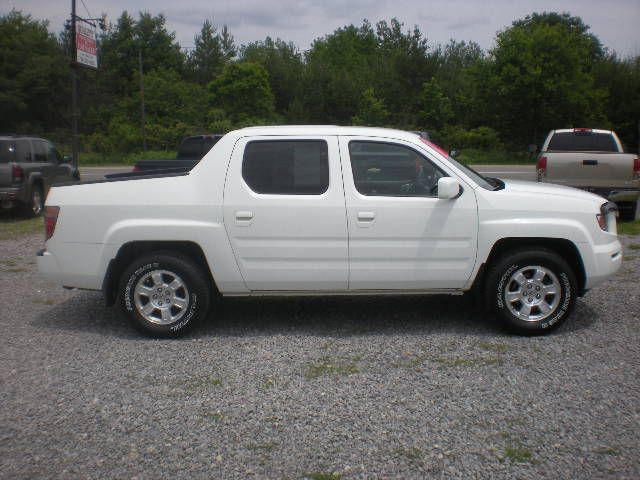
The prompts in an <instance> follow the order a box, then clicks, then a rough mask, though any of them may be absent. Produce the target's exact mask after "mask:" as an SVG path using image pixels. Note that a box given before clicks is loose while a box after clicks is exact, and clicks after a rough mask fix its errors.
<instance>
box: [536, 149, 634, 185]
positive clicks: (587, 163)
mask: <svg viewBox="0 0 640 480" xmlns="http://www.w3.org/2000/svg"><path fill="white" fill-rule="evenodd" d="M545 156H546V157H547V181H549V182H553V183H560V184H563V185H569V186H573V187H607V188H609V187H616V188H637V187H638V185H637V183H638V182H637V181H636V182H634V181H633V159H634V155H631V154H626V153H610V152H556V153H554V152H547V153H546V154H545Z"/></svg>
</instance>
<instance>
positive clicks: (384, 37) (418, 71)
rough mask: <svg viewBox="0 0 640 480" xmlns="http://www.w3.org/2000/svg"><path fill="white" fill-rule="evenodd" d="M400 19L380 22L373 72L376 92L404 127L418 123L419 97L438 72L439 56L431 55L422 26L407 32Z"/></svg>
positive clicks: (378, 24) (377, 25) (398, 122)
mask: <svg viewBox="0 0 640 480" xmlns="http://www.w3.org/2000/svg"><path fill="white" fill-rule="evenodd" d="M403 27H404V24H403V23H402V22H400V21H399V20H398V19H396V18H392V19H391V21H390V23H387V22H386V21H380V22H378V23H377V24H376V39H377V46H378V48H377V52H376V62H375V71H374V74H373V77H372V78H373V79H374V82H373V84H374V86H375V89H376V91H377V92H378V93H379V94H380V95H381V97H382V98H383V99H384V101H385V103H386V104H387V105H389V109H390V110H391V111H392V112H393V115H392V120H393V121H394V123H395V124H397V125H400V126H411V125H413V124H414V123H415V121H416V119H415V117H416V113H417V110H418V101H417V99H418V96H419V94H420V91H421V89H422V84H423V83H424V81H425V79H427V78H432V77H433V76H435V75H437V68H438V60H439V59H438V55H437V53H436V52H434V54H431V53H430V52H429V46H428V43H427V39H426V38H425V37H424V36H423V35H422V32H421V31H420V29H419V28H418V27H414V28H413V30H408V31H406V32H405V31H403Z"/></svg>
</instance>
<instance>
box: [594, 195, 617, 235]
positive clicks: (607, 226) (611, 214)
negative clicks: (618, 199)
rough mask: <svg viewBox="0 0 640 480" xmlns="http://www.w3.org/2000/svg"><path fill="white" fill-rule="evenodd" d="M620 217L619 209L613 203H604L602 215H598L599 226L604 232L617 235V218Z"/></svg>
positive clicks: (601, 209)
mask: <svg viewBox="0 0 640 480" xmlns="http://www.w3.org/2000/svg"><path fill="white" fill-rule="evenodd" d="M617 216H618V207H617V206H616V204H615V203H613V202H607V203H603V204H602V206H601V207H600V213H599V214H597V215H596V220H597V221H598V225H599V226H600V228H601V229H602V230H604V231H605V232H609V233H617V231H616V217H617Z"/></svg>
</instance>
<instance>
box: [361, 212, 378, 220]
mask: <svg viewBox="0 0 640 480" xmlns="http://www.w3.org/2000/svg"><path fill="white" fill-rule="evenodd" d="M375 218H376V214H375V212H358V221H359V222H373V221H374V220H375Z"/></svg>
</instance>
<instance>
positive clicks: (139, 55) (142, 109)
mask: <svg viewBox="0 0 640 480" xmlns="http://www.w3.org/2000/svg"><path fill="white" fill-rule="evenodd" d="M74 1H75V0H74ZM138 66H139V68H138V69H139V70H140V126H141V128H142V150H143V151H145V152H146V151H147V137H146V135H145V132H144V124H145V121H144V72H143V71H142V45H140V46H139V47H138Z"/></svg>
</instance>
